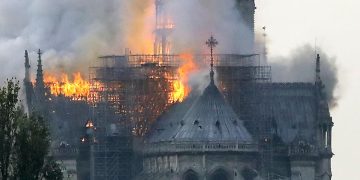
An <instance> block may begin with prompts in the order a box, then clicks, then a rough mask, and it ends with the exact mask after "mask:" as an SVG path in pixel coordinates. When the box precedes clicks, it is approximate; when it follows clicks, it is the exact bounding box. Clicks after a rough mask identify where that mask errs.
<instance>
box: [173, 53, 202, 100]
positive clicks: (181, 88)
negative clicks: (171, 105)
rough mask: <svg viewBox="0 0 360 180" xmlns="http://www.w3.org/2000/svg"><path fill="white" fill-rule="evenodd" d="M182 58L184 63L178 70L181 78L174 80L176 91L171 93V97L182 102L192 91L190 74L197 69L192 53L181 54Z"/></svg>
mask: <svg viewBox="0 0 360 180" xmlns="http://www.w3.org/2000/svg"><path fill="white" fill-rule="evenodd" d="M180 59H181V60H183V61H184V62H183V64H182V65H181V66H180V67H179V69H178V70H177V73H178V75H179V79H178V80H175V81H174V82H173V88H174V91H173V93H172V94H171V99H172V100H173V101H174V102H182V101H183V100H184V99H185V98H186V97H187V96H188V95H189V93H190V91H191V87H190V86H189V84H188V83H189V75H190V74H191V73H193V72H194V71H196V70H197V66H196V64H195V62H194V56H193V55H192V54H181V55H180Z"/></svg>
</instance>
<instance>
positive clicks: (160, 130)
mask: <svg viewBox="0 0 360 180" xmlns="http://www.w3.org/2000/svg"><path fill="white" fill-rule="evenodd" d="M168 113H169V114H167V115H165V116H163V119H160V120H159V123H158V125H157V126H156V128H157V131H156V130H154V131H153V133H151V135H150V137H149V141H150V142H161V141H187V142H189V141H191V142H194V141H202V142H219V141H231V142H251V141H252V137H251V135H250V134H249V132H248V131H247V129H246V128H245V127H244V126H243V122H242V121H241V120H240V119H239V118H238V117H237V115H236V114H235V112H234V111H233V109H232V108H231V106H230V105H229V104H228V103H227V102H226V101H225V99H224V97H223V95H222V94H221V93H220V91H219V90H218V88H217V87H216V85H215V84H214V83H213V81H211V82H210V84H209V86H208V87H207V88H206V89H205V90H204V92H203V93H202V95H200V96H199V97H198V98H197V99H196V100H195V102H194V103H192V105H189V102H187V101H185V102H184V103H181V104H178V105H175V107H173V109H172V110H170V111H169V112H168Z"/></svg>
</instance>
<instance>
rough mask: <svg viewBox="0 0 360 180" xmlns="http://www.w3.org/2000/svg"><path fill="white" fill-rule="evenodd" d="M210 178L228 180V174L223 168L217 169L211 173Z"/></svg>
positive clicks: (212, 179) (211, 179)
mask: <svg viewBox="0 0 360 180" xmlns="http://www.w3.org/2000/svg"><path fill="white" fill-rule="evenodd" d="M210 180H229V175H228V173H227V172H226V171H225V170H223V169H219V170H216V171H215V172H214V173H213V174H212V175H211V177H210Z"/></svg>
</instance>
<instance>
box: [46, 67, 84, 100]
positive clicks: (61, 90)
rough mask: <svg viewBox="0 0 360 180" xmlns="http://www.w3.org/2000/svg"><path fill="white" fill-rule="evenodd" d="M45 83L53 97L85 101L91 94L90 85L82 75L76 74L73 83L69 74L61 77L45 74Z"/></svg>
mask: <svg viewBox="0 0 360 180" xmlns="http://www.w3.org/2000/svg"><path fill="white" fill-rule="evenodd" d="M44 82H45V83H46V84H47V86H48V87H49V89H50V92H51V94H52V95H55V96H59V95H64V96H66V97H71V98H73V99H79V98H81V99H84V98H87V97H88V96H89V94H90V83H89V82H87V81H86V80H84V78H83V77H82V76H81V73H79V72H78V73H74V74H73V78H72V81H70V80H69V77H68V75H67V74H64V73H63V74H61V76H60V77H56V76H52V75H48V74H46V73H45V77H44Z"/></svg>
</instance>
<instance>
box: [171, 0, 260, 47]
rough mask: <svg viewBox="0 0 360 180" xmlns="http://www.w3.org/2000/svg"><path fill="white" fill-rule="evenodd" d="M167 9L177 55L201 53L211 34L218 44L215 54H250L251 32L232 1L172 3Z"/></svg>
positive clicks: (211, 0) (183, 1) (206, 0)
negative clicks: (189, 52)
mask: <svg viewBox="0 0 360 180" xmlns="http://www.w3.org/2000/svg"><path fill="white" fill-rule="evenodd" d="M166 8H167V10H168V13H169V14H170V16H171V17H173V20H174V23H175V30H174V32H173V38H174V42H176V44H174V49H175V51H176V52H184V51H185V52H186V51H189V50H190V51H191V50H193V51H195V52H197V53H204V47H206V46H205V41H206V40H207V39H208V38H209V36H210V34H213V35H214V36H215V38H216V39H217V40H218V41H219V45H218V47H217V48H216V51H217V52H218V53H244V54H246V53H252V52H253V43H252V41H253V35H252V34H253V33H252V30H250V28H249V27H247V26H246V25H245V22H244V20H243V18H242V17H241V14H240V12H239V10H238V9H237V7H236V1H235V0H221V1H219V0H196V1H194V0H181V1H176V0H174V1H168V4H167V7H166ZM205 51H206V49H205Z"/></svg>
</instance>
